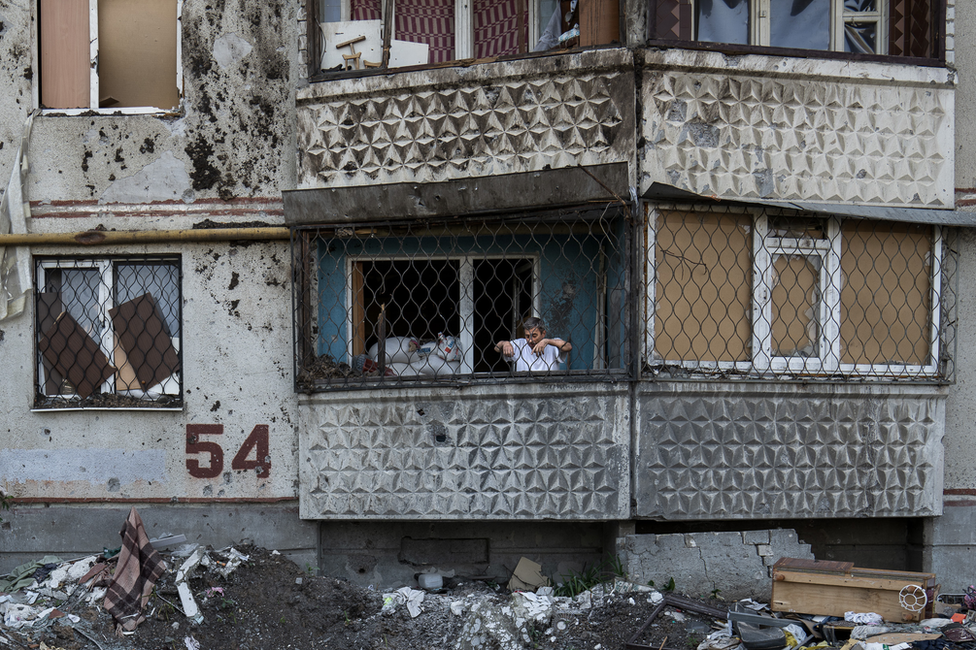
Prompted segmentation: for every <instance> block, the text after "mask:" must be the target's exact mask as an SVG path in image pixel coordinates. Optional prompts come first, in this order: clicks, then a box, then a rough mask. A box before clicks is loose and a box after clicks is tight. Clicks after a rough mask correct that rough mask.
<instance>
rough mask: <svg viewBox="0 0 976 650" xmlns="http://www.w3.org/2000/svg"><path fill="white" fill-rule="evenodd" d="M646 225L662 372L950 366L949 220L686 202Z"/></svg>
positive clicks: (648, 308)
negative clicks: (946, 222)
mask: <svg viewBox="0 0 976 650" xmlns="http://www.w3.org/2000/svg"><path fill="white" fill-rule="evenodd" d="M647 226H648V227H647V231H646V234H647V241H648V247H647V256H646V259H645V263H646V267H645V268H646V276H647V277H649V278H653V281H652V282H649V283H648V284H647V294H646V295H647V300H646V301H645V321H644V322H645V327H644V328H643V329H644V336H645V340H644V350H645V359H647V361H648V365H649V366H650V368H649V369H650V370H651V371H652V372H653V373H655V374H657V375H659V376H660V375H661V374H662V373H666V374H667V375H670V376H674V377H684V376H695V375H700V374H723V375H726V376H735V375H747V376H755V375H770V374H779V375H787V376H790V375H793V376H802V377H804V378H817V377H820V378H826V379H831V378H854V377H865V378H883V379H890V380H903V379H907V380H926V381H931V380H948V379H951V376H952V363H951V352H952V346H953V345H954V341H955V326H954V322H955V295H956V291H955V286H954V284H953V282H954V281H955V280H954V274H955V268H956V253H955V250H954V249H953V247H952V246H951V245H950V244H951V242H950V241H949V235H950V234H951V229H943V228H940V227H938V226H933V225H926V224H909V223H897V222H887V221H874V220H855V219H849V220H842V219H839V218H836V217H831V218H820V217H809V216H803V215H798V214H795V213H794V214H787V213H781V212H776V211H772V210H765V211H747V210H745V209H735V208H723V209H707V208H705V209H702V208H694V207H684V206H669V207H664V206H661V207H659V208H658V209H657V210H656V211H654V212H652V213H651V215H650V218H649V219H648V222H647Z"/></svg>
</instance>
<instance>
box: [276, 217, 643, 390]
mask: <svg viewBox="0 0 976 650" xmlns="http://www.w3.org/2000/svg"><path fill="white" fill-rule="evenodd" d="M632 240H633V227H632V226H631V225H630V224H629V222H628V221H627V219H626V218H625V216H624V212H622V211H621V209H620V208H619V207H617V206H616V205H615V204H601V205H599V206H595V207H594V206H580V207H577V208H572V209H565V210H556V211H546V212H535V213H526V214H519V215H506V216H488V217H486V216H478V217H470V218H454V219H448V220H439V221H436V222H435V221H412V222H409V221H404V222H383V223H358V224H342V225H330V226H320V227H315V228H296V229H295V230H294V231H293V237H292V249H293V255H294V258H293V263H294V268H295V276H296V277H295V282H294V286H295V303H294V304H295V337H296V385H297V388H298V390H299V391H302V392H312V391H316V390H323V389H329V388H337V387H341V388H347V389H348V388H370V387H376V386H380V385H382V386H391V385H395V386H404V385H426V384H437V385H443V384H451V383H454V384H461V383H471V382H479V381H481V382H491V381H500V380H504V381H506V382H510V381H546V380H549V381H566V380H569V379H573V378H583V379H589V380H593V379H612V378H619V377H624V376H626V375H628V373H633V371H634V365H635V364H633V363H631V360H632V359H634V358H635V357H634V355H633V353H632V352H631V350H632V347H631V345H632V341H633V335H632V329H633V328H632V326H631V324H630V323H631V322H632V321H631V320H628V315H630V316H633V315H634V314H635V312H634V311H633V309H634V305H635V303H634V301H633V300H632V299H631V298H630V296H629V292H632V283H631V260H632V259H633V256H632V254H630V253H629V252H628V246H629V245H630V243H631V242H632ZM535 319H541V322H540V321H539V320H535ZM527 340H531V341H532V343H531V345H530V344H528V343H527V342H526V341H527Z"/></svg>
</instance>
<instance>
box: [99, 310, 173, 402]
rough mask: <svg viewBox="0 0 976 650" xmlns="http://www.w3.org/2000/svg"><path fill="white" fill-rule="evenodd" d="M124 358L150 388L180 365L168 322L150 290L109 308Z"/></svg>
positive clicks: (138, 377)
mask: <svg viewBox="0 0 976 650" xmlns="http://www.w3.org/2000/svg"><path fill="white" fill-rule="evenodd" d="M108 314H109V316H111V317H112V326H113V327H114V328H115V335H116V336H117V337H118V340H119V344H120V345H121V347H122V350H123V351H124V352H125V358H126V361H127V362H128V364H129V365H131V366H132V370H133V371H134V372H135V377H136V379H138V381H139V385H140V387H141V388H142V389H147V388H151V387H153V386H155V385H157V384H159V383H161V382H162V381H164V380H165V379H167V378H169V376H170V375H172V374H173V373H174V372H176V371H178V370H179V368H180V359H179V355H178V354H177V353H176V348H175V347H173V340H172V339H171V338H170V336H169V332H167V331H166V322H165V321H164V320H163V317H162V314H161V313H160V312H159V307H158V306H157V305H156V301H155V300H154V299H153V297H152V296H151V295H149V294H148V293H146V294H143V295H141V296H139V297H138V298H135V299H133V300H130V301H128V302H124V303H122V304H121V305H119V306H118V307H115V308H113V309H110V310H109V311H108Z"/></svg>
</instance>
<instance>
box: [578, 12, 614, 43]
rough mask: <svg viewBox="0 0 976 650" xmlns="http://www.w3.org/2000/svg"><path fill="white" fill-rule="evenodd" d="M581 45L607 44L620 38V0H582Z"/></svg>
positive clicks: (580, 15) (580, 17) (580, 13)
mask: <svg viewBox="0 0 976 650" xmlns="http://www.w3.org/2000/svg"><path fill="white" fill-rule="evenodd" d="M579 21H580V45H582V46H584V47H586V46H587V45H605V44H607V43H611V42H613V41H619V40H620V1H619V0H580V3H579Z"/></svg>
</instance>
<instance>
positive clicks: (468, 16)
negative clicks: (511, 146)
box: [305, 0, 624, 81]
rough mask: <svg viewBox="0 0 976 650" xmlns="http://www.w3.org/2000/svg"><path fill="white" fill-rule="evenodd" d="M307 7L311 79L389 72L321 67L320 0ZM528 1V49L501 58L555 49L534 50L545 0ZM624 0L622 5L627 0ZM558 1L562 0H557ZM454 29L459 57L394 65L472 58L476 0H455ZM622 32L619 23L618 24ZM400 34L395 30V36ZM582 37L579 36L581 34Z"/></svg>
mask: <svg viewBox="0 0 976 650" xmlns="http://www.w3.org/2000/svg"><path fill="white" fill-rule="evenodd" d="M305 1H306V4H305V8H306V17H307V18H306V22H307V25H306V37H307V45H306V48H307V50H306V51H307V56H308V60H307V65H308V71H309V79H310V80H311V81H316V80H319V79H333V78H336V77H342V76H354V77H359V76H364V75H368V74H383V73H386V72H388V70H389V68H384V67H382V66H380V67H379V68H375V69H361V70H339V71H324V70H321V69H320V61H321V59H322V48H321V41H322V33H321V31H320V29H319V22H320V21H321V16H320V9H319V0H305ZM522 1H524V2H525V3H527V5H528V6H527V13H528V17H527V20H528V25H527V42H526V52H524V53H518V54H511V55H505V56H501V57H497V58H499V59H507V58H511V59H520V58H526V57H530V56H542V55H547V54H551V53H552V52H553V51H552V50H549V51H545V52H533V51H532V48H533V46H534V44H535V43H537V42H538V41H539V38H540V37H541V35H542V33H543V31H544V28H543V27H542V25H541V22H540V21H541V17H540V12H541V8H540V2H541V0H522ZM620 1H621V7H622V6H623V5H622V3H623V1H624V0H620ZM340 2H341V3H342V4H341V7H340V21H349V20H351V19H352V10H351V5H350V0H340ZM557 5H558V0H557ZM386 6H387V2H386V0H381V3H380V10H381V16H382V18H381V20H382V21H383V22H384V23H385V22H386ZM390 23H391V24H392V25H393V26H394V28H393V29H394V30H395V19H391V20H390ZM454 30H455V58H454V59H453V60H451V61H448V62H442V63H424V64H417V65H411V66H404V67H402V68H394V69H395V70H404V71H406V70H414V69H422V68H430V67H437V66H446V65H454V64H457V63H458V62H461V61H470V60H472V59H473V58H474V56H475V55H474V47H475V43H474V2H473V0H454ZM618 32H619V25H618ZM395 37H396V34H395V33H394V35H393V38H395ZM577 38H578V37H577Z"/></svg>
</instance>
